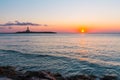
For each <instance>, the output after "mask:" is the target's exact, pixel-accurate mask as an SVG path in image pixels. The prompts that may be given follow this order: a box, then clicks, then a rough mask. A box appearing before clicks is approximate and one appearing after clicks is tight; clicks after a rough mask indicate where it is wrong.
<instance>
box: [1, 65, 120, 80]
mask: <svg viewBox="0 0 120 80" xmlns="http://www.w3.org/2000/svg"><path fill="white" fill-rule="evenodd" d="M0 80H118V79H117V77H115V76H104V77H102V78H98V77H96V76H93V75H89V76H88V75H76V76H70V77H63V76H62V75H61V74H59V73H51V72H49V71H26V72H24V73H23V72H22V71H18V70H16V68H15V67H11V66H3V67H0Z"/></svg>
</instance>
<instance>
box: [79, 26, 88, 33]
mask: <svg viewBox="0 0 120 80" xmlns="http://www.w3.org/2000/svg"><path fill="white" fill-rule="evenodd" d="M78 31H79V33H81V34H85V33H87V31H88V30H87V28H86V27H81V28H80V27H79V29H78Z"/></svg>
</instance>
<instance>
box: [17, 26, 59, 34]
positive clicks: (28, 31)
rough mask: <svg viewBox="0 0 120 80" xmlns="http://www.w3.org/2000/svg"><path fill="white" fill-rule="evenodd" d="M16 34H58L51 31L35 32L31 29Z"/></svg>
mask: <svg viewBox="0 0 120 80" xmlns="http://www.w3.org/2000/svg"><path fill="white" fill-rule="evenodd" d="M16 33H43V34H56V33H57V32H51V31H44V32H34V31H30V29H29V27H27V29H26V31H21V32H16Z"/></svg>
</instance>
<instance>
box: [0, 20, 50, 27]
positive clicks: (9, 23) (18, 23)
mask: <svg viewBox="0 0 120 80" xmlns="http://www.w3.org/2000/svg"><path fill="white" fill-rule="evenodd" d="M0 26H42V24H36V23H32V22H19V21H14V22H8V23H5V24H0ZM43 26H48V25H47V24H45V25H43Z"/></svg>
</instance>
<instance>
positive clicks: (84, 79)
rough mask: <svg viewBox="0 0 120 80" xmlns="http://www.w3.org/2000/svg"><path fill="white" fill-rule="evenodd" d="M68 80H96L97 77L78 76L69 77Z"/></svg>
mask: <svg viewBox="0 0 120 80" xmlns="http://www.w3.org/2000/svg"><path fill="white" fill-rule="evenodd" d="M67 80H96V77H95V76H87V75H76V76H71V77H67Z"/></svg>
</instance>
